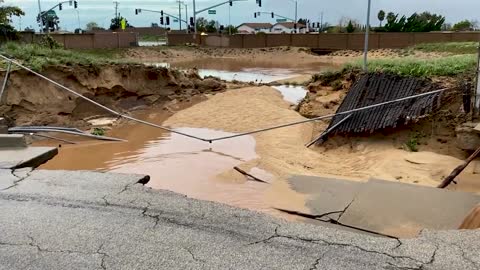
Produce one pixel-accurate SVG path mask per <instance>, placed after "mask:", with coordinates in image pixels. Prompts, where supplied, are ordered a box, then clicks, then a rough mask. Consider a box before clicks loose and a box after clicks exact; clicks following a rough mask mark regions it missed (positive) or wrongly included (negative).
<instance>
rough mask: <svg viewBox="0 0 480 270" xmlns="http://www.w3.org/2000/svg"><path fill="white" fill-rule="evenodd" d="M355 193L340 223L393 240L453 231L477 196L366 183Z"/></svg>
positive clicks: (472, 205)
mask: <svg viewBox="0 0 480 270" xmlns="http://www.w3.org/2000/svg"><path fill="white" fill-rule="evenodd" d="M364 185H365V186H364V188H362V189H360V190H359V193H357V196H356V198H355V201H354V203H352V204H351V206H350V207H349V208H348V209H347V210H346V211H345V213H344V214H343V215H342V217H341V218H340V219H339V221H340V222H341V223H344V224H349V225H352V226H355V227H358V228H362V229H367V230H372V231H376V232H381V233H384V234H387V235H393V236H397V237H413V236H416V235H418V233H420V231H421V230H422V229H434V230H447V229H457V228H458V226H459V225H460V224H461V222H462V221H463V219H464V218H465V217H466V216H467V214H468V213H469V212H470V210H471V209H472V208H473V207H474V206H475V205H477V204H478V203H479V202H480V196H478V195H475V194H471V193H466V192H454V191H449V190H444V189H438V188H433V187H424V186H418V185H411V184H404V183H396V182H390V181H384V180H375V179H373V180H370V181H369V182H367V183H365V184H364Z"/></svg>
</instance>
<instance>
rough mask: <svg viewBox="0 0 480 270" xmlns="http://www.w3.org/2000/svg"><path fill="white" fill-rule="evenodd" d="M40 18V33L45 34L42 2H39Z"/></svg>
mask: <svg viewBox="0 0 480 270" xmlns="http://www.w3.org/2000/svg"><path fill="white" fill-rule="evenodd" d="M38 16H40V23H41V25H40V33H42V32H43V17H42V6H41V5H40V0H38Z"/></svg>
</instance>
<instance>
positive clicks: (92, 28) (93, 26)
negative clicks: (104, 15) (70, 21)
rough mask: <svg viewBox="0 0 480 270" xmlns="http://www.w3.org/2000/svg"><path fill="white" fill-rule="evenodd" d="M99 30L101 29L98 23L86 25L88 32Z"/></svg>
mask: <svg viewBox="0 0 480 270" xmlns="http://www.w3.org/2000/svg"><path fill="white" fill-rule="evenodd" d="M98 28H100V27H99V26H98V23H96V22H89V23H87V25H85V29H87V31H92V30H94V29H98Z"/></svg>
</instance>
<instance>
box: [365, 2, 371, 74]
mask: <svg viewBox="0 0 480 270" xmlns="http://www.w3.org/2000/svg"><path fill="white" fill-rule="evenodd" d="M371 4H372V0H368V8H367V28H366V29H365V48H364V52H363V70H364V71H365V72H368V38H369V33H370V7H371Z"/></svg>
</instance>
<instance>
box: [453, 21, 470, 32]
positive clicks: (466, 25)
mask: <svg viewBox="0 0 480 270" xmlns="http://www.w3.org/2000/svg"><path fill="white" fill-rule="evenodd" d="M472 29H473V24H472V22H471V21H469V20H463V21H460V22H458V23H456V24H454V25H453V27H452V30H453V31H470V30H472Z"/></svg>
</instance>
